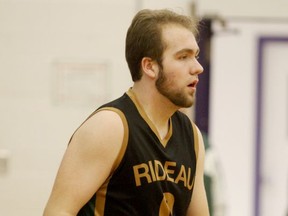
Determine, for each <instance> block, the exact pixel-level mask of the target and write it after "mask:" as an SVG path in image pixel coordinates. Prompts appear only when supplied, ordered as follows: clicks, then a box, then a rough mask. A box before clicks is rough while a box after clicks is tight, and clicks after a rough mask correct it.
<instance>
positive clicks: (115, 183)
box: [44, 9, 209, 216]
mask: <svg viewBox="0 0 288 216" xmlns="http://www.w3.org/2000/svg"><path fill="white" fill-rule="evenodd" d="M196 36H197V24H196V23H195V21H194V20H192V19H191V18H189V17H187V16H183V15H179V14H176V13H174V12H171V11H169V10H147V9H146V10H142V11H140V12H138V13H137V14H136V16H135V17H134V19H133V21H132V23H131V26H130V27H129V29H128V32H127V37H126V60H127V62H128V66H129V69H130V72H131V76H132V80H133V81H134V84H133V86H132V87H131V88H130V89H129V90H128V91H127V92H126V93H124V95H123V96H121V97H120V98H118V99H116V100H114V101H112V102H110V103H108V104H105V105H103V106H101V107H100V108H99V109H98V110H96V111H95V112H94V113H93V114H92V115H90V117H89V118H88V119H87V120H86V121H85V122H84V123H83V124H82V125H81V126H80V127H79V128H78V129H77V130H76V132H75V133H74V135H73V136H72V138H71V140H70V143H69V146H68V148H67V150H66V152H65V155H64V157H63V160H62V163H61V165H60V168H59V171H58V174H57V177H56V180H55V184H54V187H53V190H52V193H51V196H50V198H49V201H48V203H47V206H46V208H45V211H44V215H45V216H64V215H65V216H68V215H69V216H71V215H74V216H75V215H78V216H84V215H85V216H88V215H100V216H102V215H103V216H104V215H105V216H138V215H143V216H158V215H160V216H170V215H176V216H182V215H183V216H186V215H190V216H208V215H209V213H208V207H207V200H206V193H205V189H204V184H203V161H204V146H203V140H202V136H201V134H200V132H199V130H198V129H197V127H196V126H195V124H194V123H191V121H190V120H189V118H188V117H187V116H186V115H185V114H183V113H182V112H180V111H179V110H178V109H180V108H183V107H190V106H192V104H193V103H194V100H195V92H196V87H197V83H198V79H199V78H198V75H199V74H201V73H202V72H203V68H202V66H201V65H200V64H199V62H198V60H197V57H198V54H199V48H198V45H197V42H196V39H195V37H196Z"/></svg>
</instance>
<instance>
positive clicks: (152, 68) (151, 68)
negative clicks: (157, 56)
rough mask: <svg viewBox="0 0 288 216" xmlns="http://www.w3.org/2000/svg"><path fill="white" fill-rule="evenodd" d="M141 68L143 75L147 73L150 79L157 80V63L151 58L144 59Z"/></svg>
mask: <svg viewBox="0 0 288 216" xmlns="http://www.w3.org/2000/svg"><path fill="white" fill-rule="evenodd" d="M141 68H142V71H143V73H145V74H146V75H147V76H148V77H150V78H152V79H153V78H155V77H156V76H157V73H158V65H157V63H156V62H155V61H154V60H152V59H151V58H149V57H144V58H142V61H141Z"/></svg>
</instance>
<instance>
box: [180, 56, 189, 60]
mask: <svg viewBox="0 0 288 216" xmlns="http://www.w3.org/2000/svg"><path fill="white" fill-rule="evenodd" d="M186 58H188V56H187V55H182V56H180V59H182V60H184V59H186Z"/></svg>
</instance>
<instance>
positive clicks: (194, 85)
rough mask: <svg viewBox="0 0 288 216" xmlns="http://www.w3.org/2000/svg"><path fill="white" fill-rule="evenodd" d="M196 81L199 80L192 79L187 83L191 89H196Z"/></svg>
mask: <svg viewBox="0 0 288 216" xmlns="http://www.w3.org/2000/svg"><path fill="white" fill-rule="evenodd" d="M198 82H199V81H198V80H194V81H193V82H191V83H190V84H189V85H188V87H190V88H193V89H196V86H197V84H198Z"/></svg>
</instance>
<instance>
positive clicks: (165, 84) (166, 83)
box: [155, 66, 194, 108]
mask: <svg viewBox="0 0 288 216" xmlns="http://www.w3.org/2000/svg"><path fill="white" fill-rule="evenodd" d="M159 68H160V69H159V76H158V79H157V80H156V82H155V85H156V88H157V90H158V91H159V92H160V94H162V95H163V96H165V97H166V98H168V99H169V100H170V101H171V102H172V103H173V104H175V105H176V106H179V107H183V108H184V107H185V108H188V107H191V106H192V105H193V102H194V100H189V98H187V96H186V95H185V92H184V91H183V90H181V89H179V88H178V89H176V90H175V89H171V85H173V80H169V79H168V78H167V76H166V75H165V73H164V70H163V67H161V66H160V67H159Z"/></svg>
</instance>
